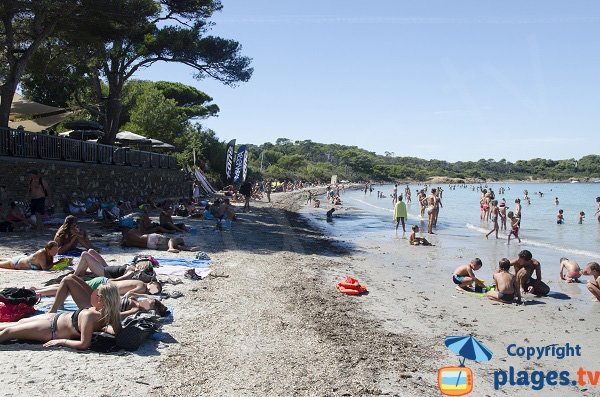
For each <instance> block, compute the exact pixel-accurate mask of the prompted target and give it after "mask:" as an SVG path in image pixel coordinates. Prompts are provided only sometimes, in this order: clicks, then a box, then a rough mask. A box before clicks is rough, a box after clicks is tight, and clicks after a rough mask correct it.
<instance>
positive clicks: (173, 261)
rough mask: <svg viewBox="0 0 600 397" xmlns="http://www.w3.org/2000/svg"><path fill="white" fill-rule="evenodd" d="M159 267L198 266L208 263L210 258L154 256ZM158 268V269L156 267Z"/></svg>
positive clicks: (205, 265)
mask: <svg viewBox="0 0 600 397" xmlns="http://www.w3.org/2000/svg"><path fill="white" fill-rule="evenodd" d="M155 259H156V260H157V261H158V263H160V267H162V266H165V265H170V266H185V267H187V268H190V267H193V268H200V267H207V266H208V265H210V262H211V261H210V259H189V258H155ZM157 270H158V269H157Z"/></svg>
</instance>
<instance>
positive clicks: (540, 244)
mask: <svg viewBox="0 0 600 397" xmlns="http://www.w3.org/2000/svg"><path fill="white" fill-rule="evenodd" d="M521 241H522V242H524V243H526V244H529V245H533V246H534V247H540V248H547V249H552V250H555V251H560V252H565V253H567V254H573V255H582V256H587V257H590V258H597V257H598V256H600V253H598V252H592V251H586V250H580V249H576V248H566V247H559V246H557V245H555V244H550V243H544V242H541V241H534V240H527V239H521Z"/></svg>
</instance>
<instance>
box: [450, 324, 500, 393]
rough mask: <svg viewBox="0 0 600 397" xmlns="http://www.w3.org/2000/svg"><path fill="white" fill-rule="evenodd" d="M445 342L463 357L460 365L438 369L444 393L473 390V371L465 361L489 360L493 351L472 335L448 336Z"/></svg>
mask: <svg viewBox="0 0 600 397" xmlns="http://www.w3.org/2000/svg"><path fill="white" fill-rule="evenodd" d="M444 344H445V345H446V347H448V349H450V351H452V352H453V353H456V354H458V355H459V356H461V357H462V359H461V360H460V361H459V363H460V364H459V366H458V367H444V368H440V370H439V371H438V386H439V388H440V391H441V392H442V393H443V394H446V395H449V396H462V395H465V394H468V393H470V392H471V391H472V390H473V371H472V370H471V369H470V368H466V367H465V361H466V360H467V359H468V360H473V361H479V362H483V361H489V360H490V359H491V358H492V355H493V354H492V352H491V351H490V350H489V349H488V348H487V347H485V346H484V345H483V344H482V343H481V342H479V341H478V340H477V339H475V338H474V337H472V336H448V337H446V340H445V341H444Z"/></svg>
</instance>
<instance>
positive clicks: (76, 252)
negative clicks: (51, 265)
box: [56, 248, 84, 258]
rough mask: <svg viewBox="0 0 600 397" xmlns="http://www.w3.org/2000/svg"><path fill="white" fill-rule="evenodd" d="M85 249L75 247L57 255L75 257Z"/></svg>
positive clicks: (58, 256)
mask: <svg viewBox="0 0 600 397" xmlns="http://www.w3.org/2000/svg"><path fill="white" fill-rule="evenodd" d="M83 251H84V250H82V249H79V248H75V249H72V250H71V251H67V252H63V253H62V254H60V255H56V258H62V257H64V256H71V257H73V258H79V257H80V256H81V253H82V252H83Z"/></svg>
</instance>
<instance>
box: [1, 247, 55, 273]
mask: <svg viewBox="0 0 600 397" xmlns="http://www.w3.org/2000/svg"><path fill="white" fill-rule="evenodd" d="M57 254H58V243H57V242H56V241H48V242H47V243H46V245H45V246H44V248H42V249H39V250H37V251H36V252H35V253H34V254H33V255H17V256H15V257H12V258H0V268H1V269H14V270H48V269H50V268H51V267H52V266H53V265H54V256H55V255H57Z"/></svg>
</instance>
